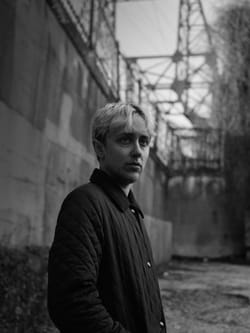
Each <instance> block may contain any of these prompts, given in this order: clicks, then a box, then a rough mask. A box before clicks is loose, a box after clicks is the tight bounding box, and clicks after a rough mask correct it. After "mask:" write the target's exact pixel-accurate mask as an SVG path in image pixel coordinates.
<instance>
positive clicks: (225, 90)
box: [214, 0, 250, 245]
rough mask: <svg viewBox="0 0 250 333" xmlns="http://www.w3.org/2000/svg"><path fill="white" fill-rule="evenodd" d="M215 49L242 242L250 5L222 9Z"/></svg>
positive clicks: (230, 197) (248, 165)
mask: <svg viewBox="0 0 250 333" xmlns="http://www.w3.org/2000/svg"><path fill="white" fill-rule="evenodd" d="M215 29H216V35H215V46H216V53H217V56H218V68H219V75H218V77H217V80H216V82H215V84H214V87H215V89H214V92H215V94H214V96H215V98H214V103H215V105H214V107H215V112H216V114H217V118H218V120H219V122H220V125H221V127H222V128H223V132H224V170H225V181H226V188H227V203H226V205H227V213H228V217H229V219H230V220H231V221H232V222H233V223H234V225H235V227H237V228H235V234H238V236H239V237H240V238H241V239H242V244H243V245H244V234H245V230H244V228H245V226H244V223H245V221H246V216H247V214H248V212H249V211H250V201H249V195H250V107H249V105H250V3H249V1H245V0H243V1H239V2H237V3H231V4H229V5H228V6H225V7H223V8H222V9H221V12H220V13H219V16H218V19H217V22H216V25H215Z"/></svg>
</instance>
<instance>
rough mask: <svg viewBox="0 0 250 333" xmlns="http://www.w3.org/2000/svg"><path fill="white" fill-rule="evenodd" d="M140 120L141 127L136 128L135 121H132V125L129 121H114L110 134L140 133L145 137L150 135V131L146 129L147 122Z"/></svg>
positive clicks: (117, 119) (120, 119) (120, 118)
mask: <svg viewBox="0 0 250 333" xmlns="http://www.w3.org/2000/svg"><path fill="white" fill-rule="evenodd" d="M140 118H141V122H140V126H136V124H135V122H134V121H132V123H131V124H130V123H129V121H128V120H127V119H124V118H122V117H118V118H116V119H114V120H113V121H112V123H111V124H110V128H109V132H110V133H112V134H118V133H135V132H140V133H142V134H144V135H148V134H149V131H148V129H147V127H146V122H145V120H144V119H143V118H142V117H140Z"/></svg>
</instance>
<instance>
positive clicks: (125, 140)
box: [119, 137, 131, 145]
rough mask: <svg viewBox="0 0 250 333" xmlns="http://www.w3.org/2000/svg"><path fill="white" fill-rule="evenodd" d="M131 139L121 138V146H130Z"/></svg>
mask: <svg viewBox="0 0 250 333" xmlns="http://www.w3.org/2000/svg"><path fill="white" fill-rule="evenodd" d="M130 141H131V140H130V139H129V138H127V137H124V138H120V139H119V142H120V143H121V144H123V145H127V144H129V143H130Z"/></svg>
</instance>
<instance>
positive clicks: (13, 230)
mask: <svg viewBox="0 0 250 333" xmlns="http://www.w3.org/2000/svg"><path fill="white" fill-rule="evenodd" d="M0 45H1V46H2V47H1V48H0V148H1V149H0V185H1V186H0V243H1V245H3V246H6V247H8V246H13V247H15V246H20V247H23V246H30V245H38V246H48V245H50V244H51V241H52V239H53V235H54V229H55V224H56V218H57V215H58V211H59V208H60V205H61V203H62V200H63V198H64V197H65V196H66V195H67V193H68V192H69V191H70V190H72V189H73V188H74V187H76V186H78V185H80V184H82V183H84V182H86V181H88V179H89V176H90V174H91V171H92V169H93V168H94V167H95V166H97V161H96V158H95V156H94V153H93V149H92V143H91V135H90V127H91V126H90V124H91V121H92V117H93V114H94V112H95V110H96V109H97V108H99V107H101V106H103V105H104V104H106V102H111V101H113V100H114V96H111V95H110V94H108V91H109V89H103V80H102V85H100V82H99V81H98V80H97V79H96V78H97V77H98V72H97V68H96V66H95V75H93V71H91V70H90V69H89V67H88V66H87V65H86V63H85V62H84V60H83V59H82V58H81V56H80V55H79V53H78V51H77V50H76V48H75V47H74V46H73V44H72V42H71V41H70V39H69V38H68V36H67V35H66V33H65V31H64V30H63V29H62V27H61V26H60V24H59V23H58V21H57V20H56V18H55V16H54V15H53V13H52V12H51V10H50V8H49V7H48V6H47V4H46V1H40V0H35V1H26V0H19V1H7V0H0ZM100 79H101V78H100ZM101 86H102V88H101ZM135 192H136V195H137V198H138V201H139V203H140V204H141V205H142V208H143V210H144V212H145V213H146V214H147V215H148V216H151V217H152V218H153V219H154V218H156V219H161V220H162V221H165V220H166V209H165V201H166V179H165V177H164V174H163V172H162V171H160V167H159V165H158V164H157V163H156V162H155V161H154V160H153V159H152V158H151V157H150V160H149V163H148V165H147V168H146V172H145V174H144V175H143V177H142V179H141V181H140V182H139V183H138V184H137V186H136V187H135ZM154 237H155V236H154ZM168 237H169V236H168Z"/></svg>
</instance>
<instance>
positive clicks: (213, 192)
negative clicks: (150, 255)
mask: <svg viewBox="0 0 250 333" xmlns="http://www.w3.org/2000/svg"><path fill="white" fill-rule="evenodd" d="M227 210H228V206H227V201H226V188H225V182H224V180H223V179H222V178H220V177H213V176H199V177H193V176H189V177H175V178H172V179H171V180H170V181H169V184H168V199H167V211H168V219H169V220H170V221H172V222H173V254H174V255H178V256H184V257H208V258H216V257H224V256H230V255H235V254H240V253H242V246H243V242H242V236H243V234H242V228H241V227H240V226H239V225H238V221H237V220H234V219H230V218H229V216H228V214H227Z"/></svg>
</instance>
